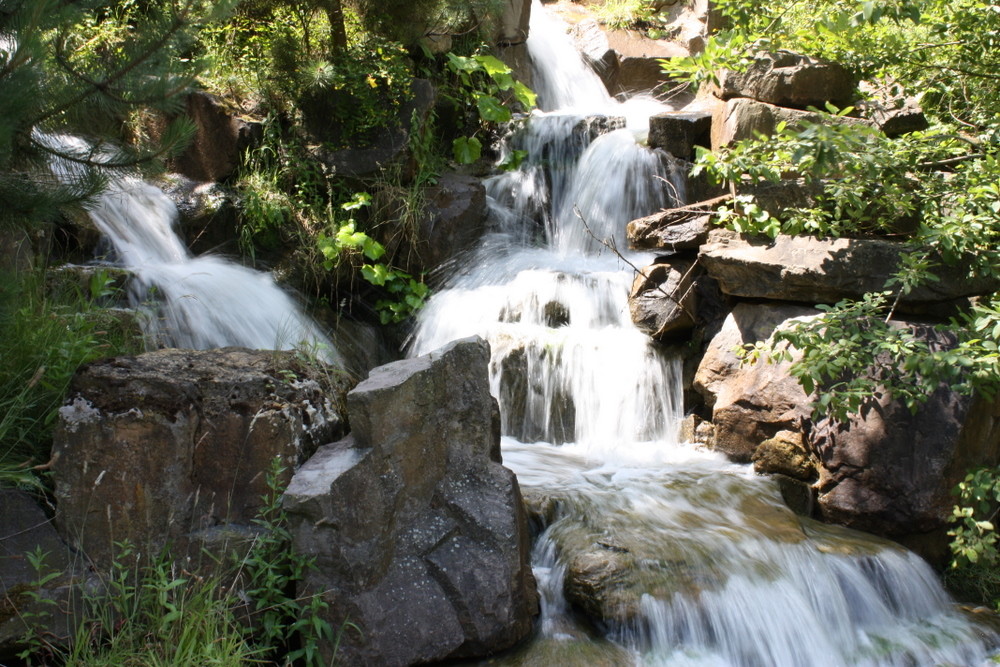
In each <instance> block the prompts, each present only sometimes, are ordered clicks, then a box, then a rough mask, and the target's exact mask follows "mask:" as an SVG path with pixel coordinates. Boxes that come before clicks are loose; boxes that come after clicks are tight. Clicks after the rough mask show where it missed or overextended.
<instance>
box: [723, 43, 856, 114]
mask: <svg viewBox="0 0 1000 667" xmlns="http://www.w3.org/2000/svg"><path fill="white" fill-rule="evenodd" d="M855 93H856V86H855V83H854V80H853V78H852V77H851V74H850V72H848V71H847V70H846V69H844V68H843V67H842V66H841V65H838V64H837V63H831V62H826V61H823V60H819V59H816V58H810V57H808V56H804V55H801V54H798V53H792V52H791V51H778V52H776V53H764V54H759V55H758V56H757V57H756V58H755V60H754V62H753V64H751V65H750V67H748V68H747V71H746V72H733V71H729V70H723V71H722V72H721V73H720V76H719V86H718V91H717V93H716V94H717V95H718V96H719V97H721V98H722V99H724V100H729V99H732V98H734V97H749V98H752V99H755V100H758V101H760V102H766V103H768V104H774V105H776V106H781V107H793V108H799V109H805V108H806V107H816V108H819V109H822V108H823V106H824V104H826V103H827V102H830V103H832V104H834V105H836V106H838V107H845V106H847V105H848V104H850V103H851V102H852V101H854V97H855Z"/></svg>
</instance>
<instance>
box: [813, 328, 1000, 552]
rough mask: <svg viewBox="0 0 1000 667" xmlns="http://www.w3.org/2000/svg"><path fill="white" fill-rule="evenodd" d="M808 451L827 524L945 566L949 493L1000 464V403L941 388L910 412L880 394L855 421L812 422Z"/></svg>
mask: <svg viewBox="0 0 1000 667" xmlns="http://www.w3.org/2000/svg"><path fill="white" fill-rule="evenodd" d="M899 326H905V327H908V328H909V329H910V330H911V332H912V333H913V335H915V336H916V337H918V338H920V339H922V340H925V341H927V342H928V344H929V345H930V346H931V348H932V349H942V348H945V347H949V346H950V345H952V344H953V341H952V340H951V339H950V338H949V337H947V336H945V335H943V334H940V333H937V332H935V331H934V330H933V329H932V328H930V327H927V326H920V325H914V324H905V323H901V324H900V325H899ZM807 445H808V447H809V449H810V450H811V451H812V452H813V454H814V456H815V457H816V459H817V460H818V461H819V463H820V464H821V468H820V479H819V482H818V483H817V490H818V492H819V495H818V508H819V513H820V515H821V516H822V517H823V518H824V519H825V520H827V521H831V522H835V523H840V524H843V525H846V526H851V527H853V528H858V529H861V530H866V531H868V532H872V533H876V534H879V535H884V536H888V537H893V538H895V539H899V540H901V541H903V542H904V543H907V544H909V545H911V546H913V547H914V548H917V549H918V550H920V551H921V552H922V555H925V556H927V557H929V558H930V559H931V560H936V561H940V560H941V559H942V556H943V554H944V553H946V548H945V545H946V543H947V542H946V538H945V530H946V527H947V526H948V524H949V521H950V519H951V509H952V507H953V506H954V504H955V497H954V496H953V495H951V490H952V489H953V488H954V487H955V485H956V484H957V483H958V482H959V481H961V479H962V478H963V477H964V476H965V474H966V473H967V472H968V470H969V469H970V468H972V467H975V466H993V465H996V464H997V463H998V462H1000V401H996V400H986V399H984V398H979V397H972V396H963V395H959V394H957V393H955V392H954V391H951V390H950V389H949V388H948V387H947V386H945V385H941V386H940V387H938V388H937V390H935V391H934V392H933V393H932V394H931V395H930V396H929V397H928V400H927V402H926V403H923V404H921V405H920V406H919V408H918V409H917V410H915V411H911V410H909V409H908V408H906V406H905V405H904V404H903V403H902V402H901V401H898V400H893V398H892V397H891V395H889V394H887V393H885V392H880V391H876V392H874V393H873V395H872V397H871V400H870V401H869V402H868V403H867V404H866V405H864V406H863V407H862V410H861V412H860V414H858V415H854V416H852V418H851V419H850V420H849V421H847V422H845V423H841V422H835V421H832V420H829V419H823V420H820V421H819V422H818V423H816V424H814V425H813V426H812V428H811V429H810V430H809V433H808V437H807ZM922 538H925V539H922Z"/></svg>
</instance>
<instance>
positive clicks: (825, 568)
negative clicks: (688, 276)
mask: <svg viewBox="0 0 1000 667" xmlns="http://www.w3.org/2000/svg"><path fill="white" fill-rule="evenodd" d="M530 30H531V36H530V37H529V40H528V47H529V51H530V52H531V54H532V57H533V60H534V63H535V67H536V72H535V81H536V88H537V91H538V92H539V100H540V105H541V108H542V109H544V111H536V112H534V113H533V114H532V116H531V117H530V119H529V121H528V124H527V127H526V128H525V129H524V130H523V131H521V132H519V133H515V134H514V136H512V137H511V138H510V145H509V146H508V147H507V149H508V150H510V149H521V150H526V151H527V152H528V158H527V159H526V160H525V161H524V162H523V164H522V166H521V168H520V169H519V170H518V171H516V172H513V173H506V174H502V175H499V176H495V177H492V178H490V179H489V180H488V181H487V183H486V187H487V192H488V194H489V202H490V208H491V214H492V223H493V226H492V229H491V232H490V233H489V234H488V235H487V236H486V237H485V238H484V239H483V241H482V243H481V244H480V247H479V248H478V249H476V250H474V251H473V252H471V253H470V254H469V255H468V256H467V257H465V258H464V260H463V261H461V262H459V263H457V264H456V266H455V267H454V269H453V273H452V275H451V276H450V277H448V278H447V279H446V280H445V281H444V285H443V286H442V287H441V288H440V289H439V290H438V291H437V292H436V293H435V295H434V296H433V297H432V298H431V300H430V302H429V303H428V305H427V306H426V307H425V309H424V310H423V312H422V313H421V314H420V315H419V320H418V324H417V327H416V329H415V331H414V333H413V335H412V337H411V339H410V341H409V351H410V353H412V354H422V353H425V352H428V351H430V350H432V349H435V348H437V347H440V346H441V345H443V344H445V343H447V342H448V341H450V340H454V339H456V338H460V337H463V336H467V335H471V334H479V335H481V336H483V337H484V338H486V339H487V340H489V342H490V345H491V348H492V359H491V364H490V379H491V383H492V390H493V393H494V395H495V396H496V397H497V399H498V401H499V402H500V406H501V413H502V430H503V434H504V435H503V457H504V462H505V464H506V465H508V466H509V467H510V468H512V469H513V470H514V471H515V472H516V473H517V475H518V479H519V482H520V484H521V486H522V488H523V489H525V491H526V494H527V495H531V496H534V497H536V498H537V497H543V498H546V499H549V500H550V501H551V503H550V509H551V511H550V512H547V518H546V521H547V524H548V525H547V526H546V527H545V529H544V532H543V533H542V534H541V535H540V536H539V537H538V538H537V541H536V544H535V549H534V556H533V559H534V561H533V562H534V571H535V575H536V578H537V580H538V582H539V589H540V593H541V599H542V619H541V626H540V635H541V637H540V638H539V639H538V640H537V641H536V644H537V645H541V644H545V646H546V648H545V649H544V650H545V653H544V655H545V656H547V658H543V659H542V660H541V661H539V662H538V663H537V664H567V665H568V664H574V665H587V664H592V654H588V653H587V652H586V650H582V649H580V645H581V644H584V645H586V646H593V647H598V648H597V649H595V650H599V651H600V655H601V656H604V657H607V656H609V655H611V656H613V657H612V658H611V659H610V661H609V662H608V663H606V664H642V665H712V666H720V667H721V666H741V667H774V666H778V667H803V666H806V665H808V666H810V667H812V666H817V665H824V666H825V665H830V666H836V665H879V666H883V665H884V666H904V665H905V666H911V665H938V664H955V665H958V664H961V665H974V664H982V663H985V662H986V660H987V657H988V653H989V651H990V649H991V646H992V645H995V643H996V636H995V635H994V634H992V633H990V632H986V631H983V630H982V629H980V628H978V626H976V625H975V624H973V623H972V622H971V621H969V620H968V619H967V618H966V617H965V616H963V615H962V614H960V613H959V612H958V611H957V610H956V608H955V606H954V604H953V603H952V601H951V600H950V599H949V598H948V596H947V595H946V593H945V592H944V591H943V589H942V588H941V586H940V584H939V583H938V581H937V579H936V576H935V575H934V573H933V571H932V570H931V569H930V568H929V566H928V565H927V564H926V563H924V562H923V561H922V560H921V559H920V558H918V557H917V556H915V555H914V554H912V553H910V552H908V551H906V550H905V549H903V548H901V547H899V546H897V545H895V544H893V543H890V542H887V541H884V540H879V539H876V538H874V537H872V536H869V535H865V534H861V533H857V532H854V531H850V530H847V529H844V528H840V527H835V526H826V525H823V524H820V523H817V522H815V521H812V520H809V519H806V518H803V517H799V516H797V515H795V514H794V513H793V512H791V510H789V509H788V508H787V507H786V505H785V504H784V502H783V501H782V498H781V494H780V492H779V490H778V489H777V486H776V484H775V483H774V482H773V481H772V480H770V479H768V478H763V477H758V476H756V475H754V473H753V471H752V468H750V467H749V466H745V465H738V464H733V463H729V462H727V461H726V460H724V458H723V457H722V456H721V455H718V454H716V453H713V452H708V451H704V450H702V449H700V448H698V447H696V446H694V445H692V444H689V443H684V442H679V441H678V439H677V437H676V433H677V426H678V422H679V420H680V418H681V416H682V409H683V408H682V396H681V393H682V392H681V378H680V373H681V369H680V362H679V360H677V359H675V358H670V357H668V356H666V355H665V354H664V353H663V351H662V350H660V349H659V348H657V347H656V346H654V345H653V344H651V343H650V341H649V339H648V337H646V336H644V335H642V334H640V333H639V332H638V331H637V330H636V329H635V328H634V327H633V326H632V324H631V321H630V318H629V314H628V308H627V293H628V290H629V286H630V284H631V281H632V271H631V269H629V268H628V266H627V265H626V263H625V262H623V261H622V259H620V258H619V257H618V256H617V254H616V253H615V252H614V251H612V250H611V248H615V249H617V250H618V251H619V252H624V242H623V239H622V233H623V230H624V226H625V223H626V222H628V221H629V220H631V219H633V218H636V217H639V216H641V215H646V214H649V213H652V212H655V211H656V210H657V209H659V208H661V207H663V206H667V205H669V204H670V203H671V202H672V201H674V199H673V197H675V196H677V195H678V193H680V194H681V196H682V193H681V192H680V190H681V189H680V182H679V181H680V179H678V178H676V175H675V171H674V168H673V165H672V164H671V163H670V161H669V160H668V159H667V158H666V157H665V156H664V155H662V154H660V153H657V152H653V151H650V150H648V149H647V148H645V147H644V146H643V145H642V142H643V139H644V136H645V132H646V131H647V129H648V115H649V112H650V110H651V109H653V110H655V109H657V108H658V109H662V108H663V107H662V106H661V107H657V106H656V105H655V103H654V102H651V101H650V100H648V99H645V100H637V101H629V102H626V103H624V104H623V103H619V102H616V101H615V100H613V99H612V98H611V97H610V96H608V94H607V92H606V91H604V90H603V88H600V89H598V87H597V86H596V85H595V81H597V79H596V77H594V76H593V75H592V74H591V73H589V72H588V71H587V69H586V67H585V66H584V65H583V63H582V61H581V60H580V58H579V56H578V55H577V54H576V52H575V51H574V50H573V49H572V48H570V46H569V44H568V40H567V39H566V37H565V33H566V28H565V26H562V25H560V24H559V22H557V21H556V20H555V19H552V18H550V17H548V16H547V15H546V13H545V9H544V8H543V7H542V5H541V4H540V2H538V0H534V2H533V5H532V17H531V29H530ZM597 83H598V84H599V81H597ZM643 118H645V120H644V119H643ZM627 259H628V261H629V262H630V263H632V264H634V265H637V266H642V265H644V264H648V263H649V260H650V259H651V258H650V257H648V256H647V257H644V256H642V255H629V256H628V257H627ZM588 596H589V597H588ZM574 605H576V606H581V607H583V608H585V609H586V611H587V613H588V615H589V616H591V618H595V617H596V619H595V620H596V623H595V625H596V627H597V630H598V631H599V633H600V635H602V636H600V637H595V635H594V631H593V630H594V629H593V628H592V627H584V626H582V625H581V624H580V623H579V622H578V621H577V620H576V616H575V615H574V614H573V613H572V611H571V609H572V607H573V606H574ZM560 647H565V650H563V649H560ZM609 647H610V648H609ZM529 650H530V649H529ZM560 651H563V652H560ZM553 656H555V657H553ZM597 661H600V660H597ZM529 662H530V658H529V660H528V661H526V662H525V664H528V663H529Z"/></svg>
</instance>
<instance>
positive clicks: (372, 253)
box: [317, 192, 429, 324]
mask: <svg viewBox="0 0 1000 667" xmlns="http://www.w3.org/2000/svg"><path fill="white" fill-rule="evenodd" d="M370 204H371V196H370V195H369V194H368V193H363V192H362V193H357V194H356V195H355V196H354V199H352V200H351V201H348V202H345V203H344V204H342V205H341V210H343V211H346V212H353V211H357V210H358V209H361V208H362V207H365V206H368V205H370ZM317 243H318V245H319V249H320V252H321V253H322V254H323V257H324V258H325V260H324V267H325V268H326V269H327V270H328V271H329V270H332V269H333V268H334V267H336V266H337V265H338V264H339V263H340V262H341V261H343V260H344V259H345V257H351V256H356V255H361V256H362V257H363V258H364V259H367V260H370V262H363V263H362V264H361V266H360V270H361V275H362V277H363V278H364V279H365V280H366V281H368V282H369V283H371V284H372V285H375V286H376V287H381V288H384V289H385V291H386V292H387V293H388V294H389V296H390V298H384V299H379V300H378V301H376V303H375V307H376V309H377V310H378V311H379V318H380V320H381V322H382V324H394V323H398V322H402V321H403V320H405V319H406V318H408V317H410V316H411V315H413V313H415V312H416V311H417V310H419V309H420V308H421V307H422V306H423V305H424V300H425V299H426V298H427V295H428V293H429V290H428V288H427V285H426V284H425V283H424V282H423V280H418V279H416V278H414V277H413V276H412V275H410V274H408V273H406V272H405V271H402V270H400V269H397V268H393V267H391V266H389V265H387V264H383V263H381V262H379V261H378V260H379V259H381V258H382V257H383V256H384V255H385V246H383V245H382V244H381V243H379V242H378V241H376V240H375V239H373V238H371V237H370V236H368V234H366V233H365V232H362V231H359V230H358V229H357V223H356V222H355V220H354V218H353V217H350V218H348V219H347V220H346V221H341V222H337V223H335V231H334V232H333V233H331V234H327V233H324V232H320V234H319V236H318V237H317Z"/></svg>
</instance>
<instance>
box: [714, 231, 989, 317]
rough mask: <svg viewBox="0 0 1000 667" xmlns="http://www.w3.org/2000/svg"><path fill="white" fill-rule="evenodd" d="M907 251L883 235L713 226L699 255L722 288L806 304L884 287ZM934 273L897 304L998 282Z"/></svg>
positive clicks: (947, 270) (944, 270)
mask: <svg viewBox="0 0 1000 667" xmlns="http://www.w3.org/2000/svg"><path fill="white" fill-rule="evenodd" d="M906 252H908V246H906V245H905V244H904V243H902V242H898V241H890V240H886V239H846V238H840V239H817V238H814V237H810V236H786V235H779V236H778V237H777V238H775V239H773V240H771V239H760V240H755V239H749V238H746V237H743V236H740V235H738V234H736V233H735V232H730V231H727V230H715V231H713V232H712V233H711V234H710V235H709V240H708V243H707V244H705V245H703V246H702V248H701V252H700V253H699V256H698V257H699V261H700V262H701V264H702V265H703V266H704V267H705V270H706V271H707V273H708V275H710V276H711V277H713V278H715V279H716V280H718V281H719V286H720V288H721V289H722V291H723V292H724V293H725V294H728V295H731V296H738V297H743V298H751V299H776V300H781V301H797V302H802V303H807V304H810V305H811V304H817V303H836V302H837V301H840V300H842V299H859V298H861V296H862V295H863V294H865V293H867V292H879V291H881V290H883V289H885V284H886V281H887V280H888V279H889V277H890V276H891V275H892V274H893V273H894V272H895V271H896V269H897V267H898V265H899V262H900V257H901V256H902V255H903V254H904V253H906ZM937 276H938V277H939V278H940V280H938V281H934V282H931V283H926V284H923V285H920V286H918V287H916V288H914V289H913V290H912V291H911V292H910V293H908V294H906V295H904V296H903V297H902V298H901V299H900V304H901V305H902V306H904V307H906V306H908V305H921V304H935V303H949V302H953V301H955V300H957V299H961V298H964V297H969V296H974V295H981V294H990V293H992V292H994V291H996V290H997V289H998V288H1000V281H997V279H995V278H969V277H968V276H967V275H966V269H965V267H964V266H950V267H949V266H944V267H941V269H939V270H938V271H937Z"/></svg>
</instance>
